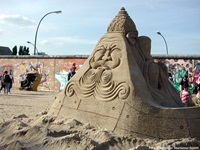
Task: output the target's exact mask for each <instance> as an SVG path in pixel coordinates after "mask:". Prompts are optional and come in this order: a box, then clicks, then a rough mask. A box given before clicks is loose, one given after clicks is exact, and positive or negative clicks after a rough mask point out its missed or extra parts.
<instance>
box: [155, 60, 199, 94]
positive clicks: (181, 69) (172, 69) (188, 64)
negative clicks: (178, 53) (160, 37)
mask: <svg viewBox="0 0 200 150" xmlns="http://www.w3.org/2000/svg"><path fill="white" fill-rule="evenodd" d="M159 61H161V62H163V63H165V65H166V66H167V68H168V72H169V73H171V74H172V77H173V81H174V83H173V85H174V87H175V88H176V89H177V90H178V91H180V82H181V80H182V78H183V77H184V76H185V75H188V78H189V82H190V87H189V91H190V92H191V93H194V92H195V90H196V89H195V88H196V80H197V79H198V77H200V60H191V59H187V60H186V59H160V60H159Z"/></svg>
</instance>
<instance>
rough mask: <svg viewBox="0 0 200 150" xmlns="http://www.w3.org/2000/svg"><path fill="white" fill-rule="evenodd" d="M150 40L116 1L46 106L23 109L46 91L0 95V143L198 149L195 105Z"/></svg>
mask: <svg viewBox="0 0 200 150" xmlns="http://www.w3.org/2000/svg"><path fill="white" fill-rule="evenodd" d="M150 42H151V40H150V38H148V37H146V36H139V37H138V32H137V30H136V26H135V24H134V23H133V21H132V20H131V19H130V17H129V16H128V14H127V13H126V11H125V10H124V8H122V9H121V10H120V12H119V14H118V15H117V16H116V17H115V18H114V20H113V21H112V22H111V24H110V25H109V27H108V31H107V33H106V34H105V35H104V36H103V37H102V38H101V39H100V40H99V42H98V43H97V46H96V47H95V49H94V51H93V53H92V54H91V55H90V57H89V58H88V59H87V61H86V62H85V63H84V65H83V67H82V68H81V69H80V70H79V71H78V72H77V73H76V75H75V76H74V77H73V78H72V79H70V82H69V83H68V84H67V86H66V87H65V89H64V90H63V91H62V92H60V93H59V95H57V98H56V100H55V102H54V103H53V105H52V107H51V108H50V110H49V111H43V112H41V113H39V114H38V115H37V116H35V117H33V116H32V117H28V116H29V115H31V114H32V115H33V114H35V113H36V112H38V111H40V110H41V107H42V106H48V105H49V104H50V103H51V101H53V99H54V94H53V93H49V92H48V93H39V92H34V91H23V93H19V92H22V91H17V92H16V93H11V94H10V95H8V96H2V95H1V96H0V103H1V112H2V113H1V119H2V121H1V122H0V149H3V150H4V149H5V150H21V149H24V150H25V149H29V150H61V149H62V150H74V149H77V150H128V149H129V150H141V149H155V150H160V149H199V147H200V140H199V136H200V130H199V129H198V127H199V125H198V124H199V123H200V113H199V111H200V110H199V107H190V108H186V107H183V105H182V103H181V101H180V99H179V97H178V95H177V93H176V91H175V90H174V89H173V88H172V87H171V84H168V83H169V82H168V80H167V78H166V68H165V66H164V65H163V64H159V63H157V64H155V63H153V61H152V58H151V55H150ZM26 92H27V93H26ZM45 94H47V95H48V94H52V95H48V96H47V95H45ZM20 98H21V99H20ZM37 100H39V102H38V101H37ZM19 108H21V109H20V111H17V109H19ZM15 112H16V113H15ZM25 112H26V114H24V113H25ZM7 113H8V114H9V113H10V114H9V116H10V115H11V114H15V115H16V116H14V117H13V118H12V120H9V117H8V115H7ZM19 113H22V114H21V115H19ZM27 115H28V116H27ZM7 117H8V118H7ZM191 137H193V138H191Z"/></svg>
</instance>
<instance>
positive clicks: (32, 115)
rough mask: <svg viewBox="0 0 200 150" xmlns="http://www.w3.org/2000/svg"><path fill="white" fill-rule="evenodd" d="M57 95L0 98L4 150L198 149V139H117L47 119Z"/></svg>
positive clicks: (66, 120) (14, 93)
mask: <svg viewBox="0 0 200 150" xmlns="http://www.w3.org/2000/svg"><path fill="white" fill-rule="evenodd" d="M57 94H58V93H54V92H40V91H38V92H32V91H18V90H14V91H12V94H10V95H7V96H4V95H3V94H2V93H1V94H0V116H1V122H0V149H1V150H22V149H23V150H74V149H76V150H128V149H130V150H134V149H167V148H179V149H180V148H187V149H199V146H200V140H198V139H195V138H185V139H171V140H163V141H162V140H152V139H151V140H150V139H141V138H137V137H132V136H130V135H118V134H115V133H113V132H111V131H109V130H107V129H100V128H96V127H94V126H93V125H91V124H83V123H81V122H80V121H78V120H75V119H73V118H68V117H67V114H66V117H59V116H57V117H55V116H48V115H47V111H48V109H49V107H50V106H51V104H52V103H53V101H54V99H55V97H56V95H57Z"/></svg>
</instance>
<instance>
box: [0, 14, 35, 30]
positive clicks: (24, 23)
mask: <svg viewBox="0 0 200 150" xmlns="http://www.w3.org/2000/svg"><path fill="white" fill-rule="evenodd" d="M0 24H5V25H10V26H17V27H30V26H35V24H36V23H35V21H33V20H31V19H29V18H27V17H23V16H20V15H8V14H0Z"/></svg>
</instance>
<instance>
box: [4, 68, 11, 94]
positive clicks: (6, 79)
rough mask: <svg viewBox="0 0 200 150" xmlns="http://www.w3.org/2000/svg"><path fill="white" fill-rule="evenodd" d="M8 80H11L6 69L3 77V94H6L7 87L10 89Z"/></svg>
mask: <svg viewBox="0 0 200 150" xmlns="http://www.w3.org/2000/svg"><path fill="white" fill-rule="evenodd" d="M10 82H11V78H10V75H9V74H8V71H5V72H4V77H3V83H4V94H5V95H8V92H9V89H10Z"/></svg>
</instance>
